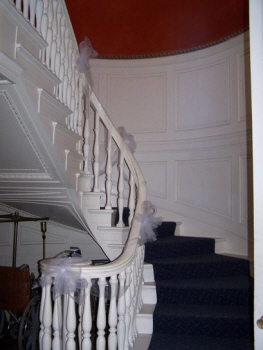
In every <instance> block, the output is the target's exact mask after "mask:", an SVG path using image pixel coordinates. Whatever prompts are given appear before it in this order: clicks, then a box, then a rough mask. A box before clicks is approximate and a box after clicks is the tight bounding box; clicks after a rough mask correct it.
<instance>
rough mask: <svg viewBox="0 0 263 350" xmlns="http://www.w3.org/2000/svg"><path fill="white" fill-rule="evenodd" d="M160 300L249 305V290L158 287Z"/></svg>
mask: <svg viewBox="0 0 263 350" xmlns="http://www.w3.org/2000/svg"><path fill="white" fill-rule="evenodd" d="M157 294H158V302H159V303H162V304H175V305H176V304H177V305H178V304H184V305H186V304H192V305H231V306H233V305H237V306H238V305H248V304H249V300H250V295H249V290H248V289H241V290H231V289H225V290H218V289H203V290H200V289H194V288H193V289H190V288H169V287H158V285H157Z"/></svg>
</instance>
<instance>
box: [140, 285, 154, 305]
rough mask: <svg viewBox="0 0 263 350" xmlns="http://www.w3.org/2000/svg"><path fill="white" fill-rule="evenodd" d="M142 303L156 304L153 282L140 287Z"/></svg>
mask: <svg viewBox="0 0 263 350" xmlns="http://www.w3.org/2000/svg"><path fill="white" fill-rule="evenodd" d="M142 301H143V304H156V303H157V295H156V285H155V282H145V283H144V284H143V286H142Z"/></svg>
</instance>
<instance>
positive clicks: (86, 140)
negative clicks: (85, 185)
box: [80, 94, 90, 174]
mask: <svg viewBox="0 0 263 350" xmlns="http://www.w3.org/2000/svg"><path fill="white" fill-rule="evenodd" d="M89 108H90V106H89V97H88V96H87V94H86V95H85V122H84V147H83V153H84V157H85V163H84V173H85V174H90V171H89V152H90V147H89V138H90V126H89ZM80 135H81V134H80Z"/></svg>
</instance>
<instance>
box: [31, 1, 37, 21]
mask: <svg viewBox="0 0 263 350" xmlns="http://www.w3.org/2000/svg"><path fill="white" fill-rule="evenodd" d="M36 6H37V0H30V3H29V8H30V23H31V25H32V26H33V27H35V25H36Z"/></svg>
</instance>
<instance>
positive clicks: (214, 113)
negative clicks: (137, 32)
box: [92, 33, 252, 259]
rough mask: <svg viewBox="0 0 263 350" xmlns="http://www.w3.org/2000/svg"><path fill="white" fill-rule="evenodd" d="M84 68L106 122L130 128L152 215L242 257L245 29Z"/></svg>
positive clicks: (246, 147) (247, 191)
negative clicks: (192, 45) (167, 51)
mask: <svg viewBox="0 0 263 350" xmlns="http://www.w3.org/2000/svg"><path fill="white" fill-rule="evenodd" d="M92 72H93V80H94V87H95V91H96V93H97V94H98V96H99V99H100V101H101V103H102V104H103V106H104V107H105V108H106V110H107V111H108V113H109V115H110V117H111V118H112V120H113V121H114V123H115V125H117V126H124V127H125V128H126V130H127V132H129V133H132V134H133V135H134V136H135V140H136V142H137V149H136V152H135V156H136V158H137V160H138V161H139V164H140V167H141V169H142V171H143V173H144V176H145V178H146V180H147V186H148V199H149V200H150V201H152V203H153V204H154V205H155V206H156V207H157V209H158V212H157V216H162V217H163V219H164V220H174V221H177V222H182V225H181V226H180V234H184V235H195V236H206V237H209V236H216V237H217V238H221V245H220V252H221V253H231V254H238V255H245V256H247V255H250V253H249V246H250V244H249V243H251V242H252V237H251V233H248V231H249V230H248V222H250V221H251V210H250V207H251V186H252V183H251V181H252V176H251V171H252V170H251V164H252V158H251V104H250V75H249V47H248V35H247V33H245V34H244V35H240V36H237V37H235V38H233V39H231V40H228V41H226V42H224V43H222V44H219V45H217V46H213V47H210V48H207V49H204V50H200V51H196V52H191V53H187V54H183V55H178V56H171V57H163V58H154V59H144V60H99V59H94V60H92ZM250 258H251V257H250ZM251 259H252V258H251Z"/></svg>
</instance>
